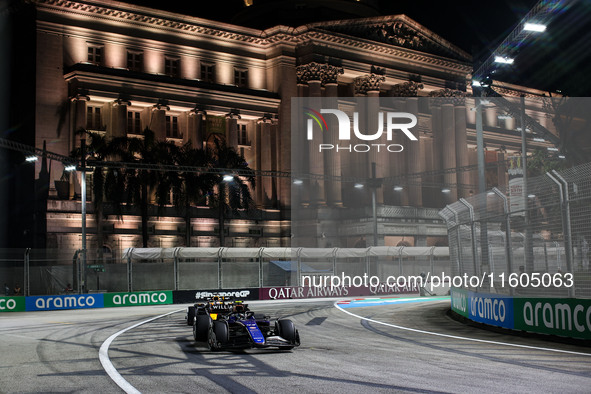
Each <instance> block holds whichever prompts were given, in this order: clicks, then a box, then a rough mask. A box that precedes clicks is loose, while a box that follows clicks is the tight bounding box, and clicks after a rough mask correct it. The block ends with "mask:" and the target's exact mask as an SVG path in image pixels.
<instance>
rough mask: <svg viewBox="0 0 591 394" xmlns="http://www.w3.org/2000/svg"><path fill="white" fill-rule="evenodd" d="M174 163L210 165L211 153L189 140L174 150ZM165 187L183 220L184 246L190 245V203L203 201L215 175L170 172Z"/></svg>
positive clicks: (214, 181)
mask: <svg viewBox="0 0 591 394" xmlns="http://www.w3.org/2000/svg"><path fill="white" fill-rule="evenodd" d="M175 153H176V154H175V155H174V156H175V158H174V160H175V163H176V164H177V165H179V166H191V167H211V164H212V158H211V155H209V154H208V152H207V151H206V150H204V149H198V148H194V147H193V145H192V144H191V142H190V141H189V142H188V143H187V144H185V145H183V146H182V147H180V148H178V149H176V150H175ZM165 182H167V183H169V185H167V186H166V187H165V188H168V189H172V191H173V204H174V206H175V207H176V208H177V211H179V212H180V213H181V215H182V216H183V218H184V220H185V237H186V241H185V246H191V205H193V204H200V203H202V202H204V201H205V200H206V198H207V196H208V192H209V191H210V190H212V189H213V187H214V186H215V184H216V182H217V177H216V176H215V175H214V174H212V173H208V172H203V173H197V172H193V171H181V172H177V173H174V174H170V175H169V176H167V177H166V179H165Z"/></svg>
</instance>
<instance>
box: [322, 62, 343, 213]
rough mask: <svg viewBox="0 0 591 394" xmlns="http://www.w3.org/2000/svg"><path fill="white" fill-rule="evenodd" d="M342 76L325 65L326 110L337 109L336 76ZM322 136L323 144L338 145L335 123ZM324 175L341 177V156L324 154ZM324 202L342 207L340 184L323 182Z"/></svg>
mask: <svg viewBox="0 0 591 394" xmlns="http://www.w3.org/2000/svg"><path fill="white" fill-rule="evenodd" d="M340 74H343V68H342V67H337V66H331V65H327V66H326V69H325V74H324V81H323V82H324V96H325V97H326V99H325V102H326V104H327V107H328V108H337V107H338V100H337V96H338V91H337V90H338V82H337V79H338V76H339V75H340ZM323 134H324V139H323V141H324V143H325V144H332V145H334V146H336V145H338V144H339V139H338V127H337V123H336V122H331V123H330V126H329V130H327V132H326V133H323ZM324 173H325V174H326V175H327V176H329V177H330V176H335V177H338V176H341V175H342V172H341V155H340V154H338V153H336V152H334V151H333V150H328V151H326V152H325V153H324ZM325 188H326V201H327V203H328V204H329V205H331V206H342V205H343V199H342V194H341V182H338V181H332V180H327V181H326V182H325Z"/></svg>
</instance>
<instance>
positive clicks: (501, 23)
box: [127, 0, 591, 96]
mask: <svg viewBox="0 0 591 394" xmlns="http://www.w3.org/2000/svg"><path fill="white" fill-rule="evenodd" d="M258 1H259V2H260V1H261V0H258ZM262 1H263V2H265V1H266V3H267V4H269V3H275V4H277V3H278V2H279V3H280V2H281V1H285V0H262ZM301 1H302V2H309V3H313V2H312V1H310V0H301ZM324 1H330V0H324ZM375 1H376V3H377V12H378V14H380V15H394V14H405V15H407V16H409V17H410V18H412V19H414V20H416V21H417V22H418V23H420V24H422V25H423V26H425V27H427V28H428V29H430V30H431V31H433V32H435V33H437V34H439V35H440V36H442V37H443V38H445V39H447V40H448V41H450V42H452V43H453V44H455V45H457V46H459V47H460V48H462V49H464V50H465V51H466V52H468V53H471V54H472V55H473V56H474V59H475V64H478V62H479V61H482V60H484V59H485V58H486V57H487V56H488V55H489V54H490V53H491V51H492V50H494V49H495V48H496V47H497V46H498V44H499V43H500V42H501V41H502V40H503V39H504V38H505V37H506V36H507V35H508V34H509V33H510V32H511V31H512V30H513V28H514V27H515V26H516V25H517V24H518V23H519V21H520V20H521V19H522V18H523V16H524V15H525V14H527V12H528V11H529V10H530V9H531V7H532V6H534V5H535V4H536V3H537V0H493V1H488V2H484V1H476V0H458V1H433V0H412V1H409V0H406V1H404V0H375ZM564 1H565V2H569V3H570V4H571V6H570V7H569V8H568V9H567V10H566V11H565V12H563V13H562V14H561V15H559V16H557V17H555V18H554V20H553V22H552V23H551V24H550V26H548V30H547V31H546V32H545V33H543V34H540V35H537V36H536V37H534V38H533V40H530V41H529V42H527V43H526V44H525V45H524V46H523V47H522V48H520V49H519V52H518V53H517V54H516V56H515V59H516V60H515V63H514V64H513V65H512V66H503V67H502V68H501V69H499V70H498V71H497V73H496V74H495V78H497V79H500V80H503V81H506V82H513V83H517V84H522V85H525V86H531V87H536V88H539V89H542V90H546V91H550V92H555V91H557V90H560V91H561V92H562V93H563V94H566V95H569V96H591V1H589V0H564ZM127 2H129V3H134V4H141V5H145V6H149V7H152V8H158V9H166V10H168V11H173V12H178V13H182V14H189V15H193V16H198V17H203V18H207V19H213V20H217V21H222V22H230V23H232V22H234V23H235V22H236V17H237V15H238V16H240V12H241V11H242V12H243V11H244V9H245V7H244V2H243V1H242V0H226V1H223V0H220V1H216V2H203V1H194V2H188V1H186V0H167V1H165V2H163V1H158V2H157V1H146V0H129V1H127ZM334 2H336V0H335V1H333V3H334ZM289 3H290V4H291V5H293V4H297V3H299V1H291V2H289ZM204 4H207V6H206V7H204V6H203V5H204ZM256 4H257V0H255V5H256ZM253 8H254V7H251V8H250V10H252V9H253ZM260 8H263V7H259V9H260ZM264 8H266V9H270V7H268V6H267V7H264ZM333 15H334V12H332V13H331V12H330V11H325V12H324V13H323V12H322V10H321V9H314V10H312V11H311V12H305V13H304V12H302V15H300V18H299V19H296V18H295V17H294V13H293V12H275V11H274V12H272V13H268V14H266V15H260V13H259V14H257V15H256V16H254V17H251V18H245V17H244V15H242V19H240V23H236V24H242V25H248V26H250V27H255V28H260V29H264V28H267V27H271V26H275V25H277V24H288V25H301V24H304V23H306V22H317V21H319V20H330V19H339V18H334V17H333ZM304 20H305V21H304ZM302 22H303V23H302Z"/></svg>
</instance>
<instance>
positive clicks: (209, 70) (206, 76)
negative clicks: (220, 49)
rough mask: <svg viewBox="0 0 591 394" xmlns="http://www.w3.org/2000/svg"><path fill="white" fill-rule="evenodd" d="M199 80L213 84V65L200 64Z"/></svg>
mask: <svg viewBox="0 0 591 394" xmlns="http://www.w3.org/2000/svg"><path fill="white" fill-rule="evenodd" d="M201 80H202V81H205V82H210V83H215V66H214V65H213V64H201Z"/></svg>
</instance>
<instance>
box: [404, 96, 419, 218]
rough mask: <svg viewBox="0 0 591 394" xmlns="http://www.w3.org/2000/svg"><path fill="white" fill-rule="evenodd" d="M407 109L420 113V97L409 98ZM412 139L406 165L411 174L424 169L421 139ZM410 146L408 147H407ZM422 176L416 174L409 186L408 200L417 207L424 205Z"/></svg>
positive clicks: (413, 112) (409, 143)
mask: <svg viewBox="0 0 591 394" xmlns="http://www.w3.org/2000/svg"><path fill="white" fill-rule="evenodd" d="M406 111H407V112H410V113H411V114H417V113H419V99H418V98H415V97H411V98H408V99H407V100H406ZM417 138H419V141H410V140H407V141H408V143H407V144H406V145H405V149H404V150H405V151H406V152H407V154H406V165H407V172H408V173H409V174H417V173H420V172H421V171H423V166H422V156H421V153H422V152H421V141H420V137H417ZM406 147H408V148H406ZM421 180H422V177H420V176H414V177H412V178H411V179H410V180H409V183H410V185H409V186H408V200H409V204H410V205H412V206H415V207H421V206H422V205H423V192H422V186H421Z"/></svg>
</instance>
